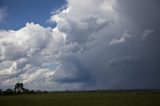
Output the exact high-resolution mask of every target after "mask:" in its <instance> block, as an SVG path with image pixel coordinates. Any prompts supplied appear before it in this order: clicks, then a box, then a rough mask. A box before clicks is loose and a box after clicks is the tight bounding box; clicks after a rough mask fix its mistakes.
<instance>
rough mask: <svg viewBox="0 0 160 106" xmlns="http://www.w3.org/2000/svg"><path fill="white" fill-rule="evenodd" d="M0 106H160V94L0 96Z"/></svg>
mask: <svg viewBox="0 0 160 106" xmlns="http://www.w3.org/2000/svg"><path fill="white" fill-rule="evenodd" d="M0 106H160V94H151V93H108V92H81V93H78V92H77V93H76V92H74V93H69V92H68V93H48V94H34V95H15V96H0Z"/></svg>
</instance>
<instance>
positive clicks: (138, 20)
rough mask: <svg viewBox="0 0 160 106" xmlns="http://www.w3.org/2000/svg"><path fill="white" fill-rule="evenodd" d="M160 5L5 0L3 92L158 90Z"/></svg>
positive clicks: (152, 0) (1, 1) (130, 0)
mask: <svg viewBox="0 0 160 106" xmlns="http://www.w3.org/2000/svg"><path fill="white" fill-rule="evenodd" d="M159 11H160V1H159V0H81V1H78V0H0V88H2V89H6V88H13V87H14V85H15V83H17V82H23V83H24V86H25V87H26V88H29V89H35V90H36V89H40V90H49V91H54V90H95V89H144V88H145V89H160V77H159V76H160V47H159V45H160V42H159V41H160V20H159V19H160V14H159Z"/></svg>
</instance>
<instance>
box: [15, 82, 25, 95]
mask: <svg viewBox="0 0 160 106" xmlns="http://www.w3.org/2000/svg"><path fill="white" fill-rule="evenodd" d="M24 90H25V89H24V85H23V83H19V82H18V83H16V85H15V87H14V91H15V92H18V93H21V92H24Z"/></svg>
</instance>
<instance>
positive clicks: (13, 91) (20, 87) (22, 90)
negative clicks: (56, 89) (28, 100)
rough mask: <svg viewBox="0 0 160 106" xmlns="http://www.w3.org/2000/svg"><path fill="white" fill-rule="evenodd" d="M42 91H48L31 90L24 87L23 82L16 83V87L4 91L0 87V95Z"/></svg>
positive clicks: (38, 92)
mask: <svg viewBox="0 0 160 106" xmlns="http://www.w3.org/2000/svg"><path fill="white" fill-rule="evenodd" d="M40 93H47V91H40V90H30V89H26V88H24V84H23V83H19V82H18V83H16V84H15V87H14V89H10V88H8V89H6V90H5V91H3V90H2V89H0V95H21V94H40Z"/></svg>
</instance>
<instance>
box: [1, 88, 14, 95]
mask: <svg viewBox="0 0 160 106" xmlns="http://www.w3.org/2000/svg"><path fill="white" fill-rule="evenodd" d="M3 93H4V95H13V94H14V91H13V90H12V89H7V90H6V91H4V92H3Z"/></svg>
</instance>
